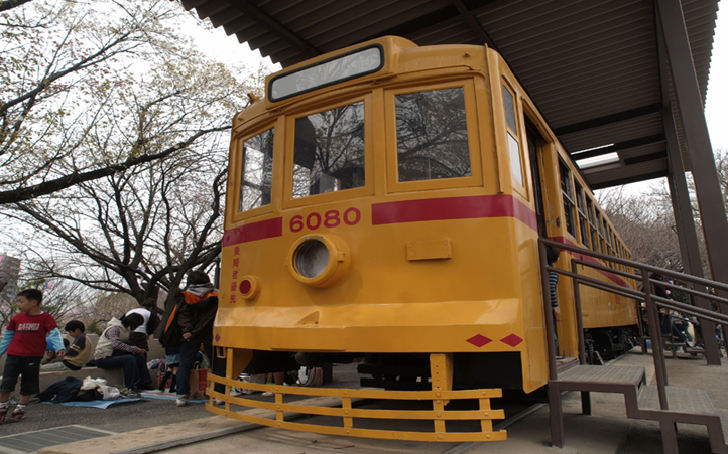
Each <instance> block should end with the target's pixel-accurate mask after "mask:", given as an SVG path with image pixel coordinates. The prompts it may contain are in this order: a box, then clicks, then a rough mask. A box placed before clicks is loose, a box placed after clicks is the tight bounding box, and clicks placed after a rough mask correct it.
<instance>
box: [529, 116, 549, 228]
mask: <svg viewBox="0 0 728 454" xmlns="http://www.w3.org/2000/svg"><path fill="white" fill-rule="evenodd" d="M539 138H540V135H539V133H538V130H537V129H536V127H535V126H534V125H533V124H532V123H531V122H530V121H529V120H528V119H526V143H527V144H528V159H529V161H530V163H531V184H532V186H533V195H534V197H533V198H534V205H535V207H536V219H537V222H538V236H539V237H540V238H547V239H548V234H547V232H546V220H545V215H544V203H543V190H542V188H541V171H540V170H539V167H538V161H539V156H540V150H539V148H538V145H539V144H538V142H539Z"/></svg>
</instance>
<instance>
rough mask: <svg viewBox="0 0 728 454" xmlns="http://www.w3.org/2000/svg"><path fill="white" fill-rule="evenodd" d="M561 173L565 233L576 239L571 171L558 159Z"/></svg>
mask: <svg viewBox="0 0 728 454" xmlns="http://www.w3.org/2000/svg"><path fill="white" fill-rule="evenodd" d="M559 170H560V172H561V193H562V194H563V196H564V217H565V218H566V219H565V221H566V231H567V232H569V233H570V234H571V236H573V237H576V224H575V223H574V187H573V186H572V185H571V171H570V170H569V168H568V167H566V164H564V163H563V162H562V161H561V160H560V159H559Z"/></svg>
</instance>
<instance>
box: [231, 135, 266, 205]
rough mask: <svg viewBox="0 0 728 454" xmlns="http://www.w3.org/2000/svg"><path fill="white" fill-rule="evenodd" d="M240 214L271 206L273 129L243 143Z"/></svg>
mask: <svg viewBox="0 0 728 454" xmlns="http://www.w3.org/2000/svg"><path fill="white" fill-rule="evenodd" d="M241 180H242V181H241V184H240V206H239V210H240V212H244V211H248V210H252V209H253V208H258V207H261V206H264V205H269V204H270V194H271V183H272V180H273V128H271V129H269V130H267V131H265V132H262V133H260V134H258V135H257V136H254V137H251V138H250V139H248V140H246V141H245V142H243V171H242V178H241Z"/></svg>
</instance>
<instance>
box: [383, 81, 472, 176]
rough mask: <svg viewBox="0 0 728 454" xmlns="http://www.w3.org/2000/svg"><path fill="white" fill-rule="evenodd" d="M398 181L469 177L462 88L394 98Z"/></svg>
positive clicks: (468, 155)
mask: <svg viewBox="0 0 728 454" xmlns="http://www.w3.org/2000/svg"><path fill="white" fill-rule="evenodd" d="M394 106H395V109H396V112H397V163H398V173H399V181H417V180H433V179H438V178H457V177H467V176H470V150H469V147H468V127H467V123H466V121H465V94H464V90H463V88H448V89H445V90H434V91H425V92H420V93H408V94H403V95H397V96H395V97H394Z"/></svg>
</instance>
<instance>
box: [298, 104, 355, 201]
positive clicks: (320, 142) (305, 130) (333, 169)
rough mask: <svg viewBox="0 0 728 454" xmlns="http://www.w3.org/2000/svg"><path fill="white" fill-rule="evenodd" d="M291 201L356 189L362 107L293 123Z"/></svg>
mask: <svg viewBox="0 0 728 454" xmlns="http://www.w3.org/2000/svg"><path fill="white" fill-rule="evenodd" d="M295 129H296V134H295V141H294V144H293V194H292V196H293V198H299V197H307V196H310V195H314V194H323V193H326V192H334V191H341V190H345V189H352V188H359V187H362V186H364V184H365V174H364V103H363V102H358V103H355V104H349V105H348V106H344V107H338V108H336V109H331V110H327V111H325V112H320V113H317V114H314V115H309V116H307V117H301V118H297V119H296V125H295Z"/></svg>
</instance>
